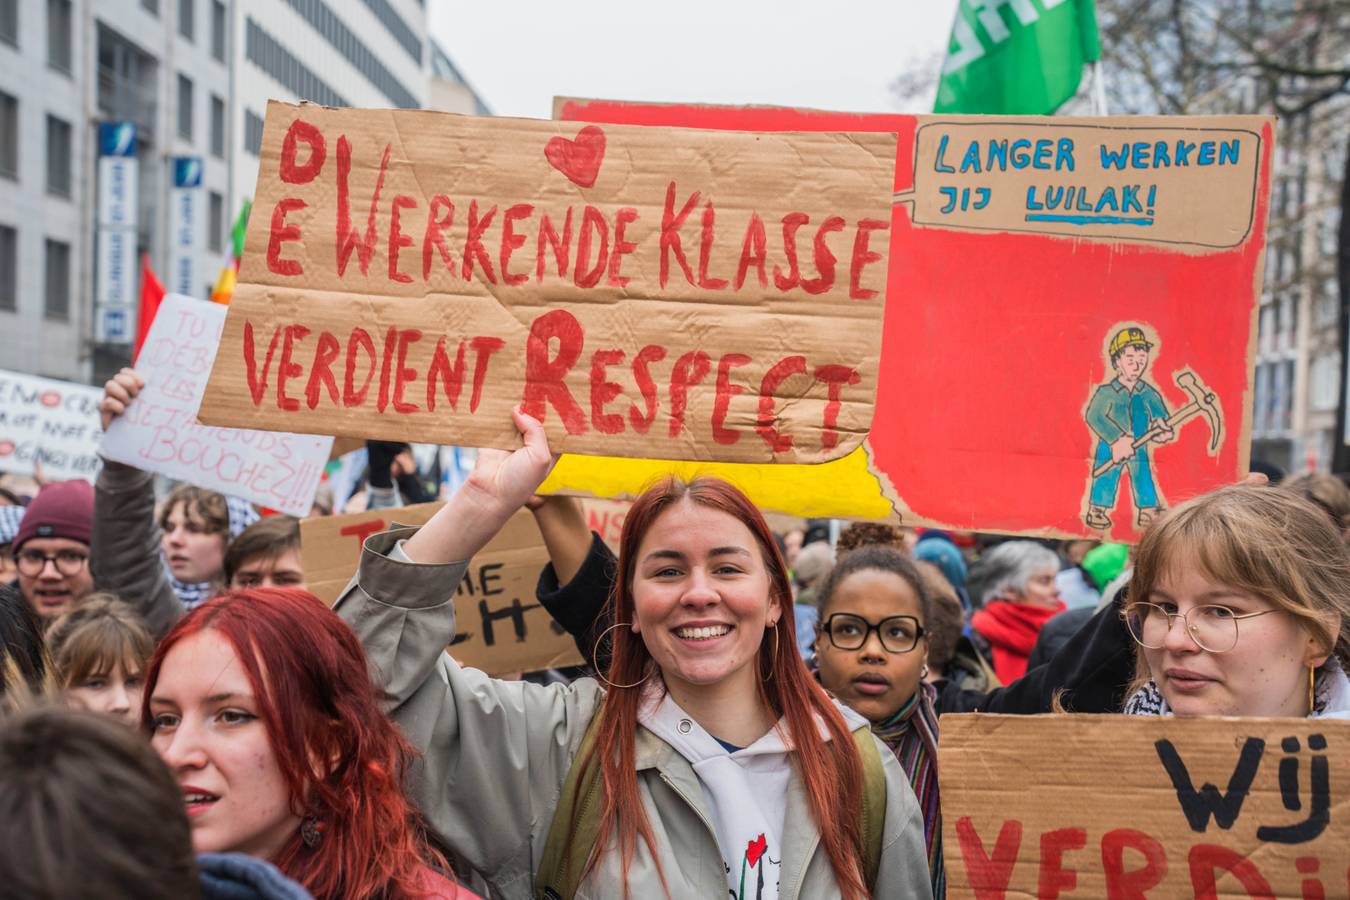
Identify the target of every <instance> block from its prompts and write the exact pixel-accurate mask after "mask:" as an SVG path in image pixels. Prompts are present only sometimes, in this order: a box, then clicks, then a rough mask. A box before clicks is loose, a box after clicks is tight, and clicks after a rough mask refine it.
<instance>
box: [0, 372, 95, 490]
mask: <svg viewBox="0 0 1350 900" xmlns="http://www.w3.org/2000/svg"><path fill="white" fill-rule="evenodd" d="M102 399H103V391H101V390H100V389H98V388H92V387H89V386H88V385H83V384H72V383H71V382H69V381H56V380H53V379H51V378H38V377H37V376H35V375H24V374H22V373H19V372H7V371H5V370H3V369H0V472H17V473H19V474H20V475H32V474H33V464H34V463H37V464H38V465H40V466H41V467H42V476H43V478H45V479H47V480H48V481H65V480H68V479H71V478H83V479H85V480H87V481H93V480H94V476H95V475H97V474H98V469H99V466H100V464H101V463H100V462H99V458H98V438H99V435H100V434H102V432H103V426H102V425H101V424H100V422H99V417H98V404H99V401H100V400H102Z"/></svg>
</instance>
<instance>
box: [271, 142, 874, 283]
mask: <svg viewBox="0 0 1350 900" xmlns="http://www.w3.org/2000/svg"><path fill="white" fill-rule="evenodd" d="M391 149H392V145H390V144H386V145H385V148H384V152H383V156H382V158H381V160H380V167H379V173H378V176H377V179H376V182H375V186H374V190H373V192H372V193H371V195H370V198H369V207H368V212H367V216H366V222H365V228H364V230H359V229H358V227H357V226H356V225H354V224H353V219H352V198H351V194H350V190H349V184H348V182H349V178H350V174H351V169H352V148H351V143H350V141H349V140H348V139H347V137H346V135H339V136H338V139H337V147H336V152H335V156H336V162H335V165H333V166H332V167H331V169H329V175H330V177H334V178H335V186H336V190H337V210H336V216H335V223H334V225H335V228H336V260H335V265H336V271H337V275H338V277H340V278H341V277H345V275H346V273H347V269H348V266H349V265H350V264H351V262H352V257H353V256H355V257H356V264H357V266H358V267H359V269H360V271H361V274H362V275H368V274H370V264H371V260H372V258H373V257H374V256H375V252H376V249H377V247H378V246H379V245H381V244H384V245H385V246H386V247H387V253H386V260H387V276H388V279H389V280H390V281H392V282H397V283H400V284H411V283H413V281H414V279H415V278H416V277H417V276H418V272H417V261H418V260H417V256H418V255H419V254H418V253H417V251H415V250H411V251H409V252H407V253H405V252H404V250H405V248H412V247H414V246H415V245H417V244H418V243H419V240H418V238H419V237H420V262H421V266H420V277H421V280H422V281H424V282H425V281H428V280H430V279H431V277H432V274H433V272H436V273H440V272H447V273H449V275H450V276H451V277H452V278H458V279H460V280H462V281H466V282H467V281H470V280H473V279H476V278H481V279H483V280H484V281H486V282H487V283H489V284H493V285H497V284H503V285H522V284H526V283H527V282H529V281H530V279H531V278H533V279H534V281H535V282H536V283H543V282H544V281H545V280H548V281H550V282H552V281H553V280H554V279H555V278H556V279H557V280H560V281H571V283H572V284H574V285H575V286H577V287H580V288H594V287H601V286H607V287H614V288H622V287H627V286H628V285H629V282H630V280H631V279H630V278H629V276H626V275H624V274H623V262H624V257H625V256H628V255H630V254H632V253H634V252H635V251H637V250H638V248H639V243H638V242H637V241H633V240H631V239H630V237H631V233H632V231H633V229H634V226H635V224H636V223H637V222H638V221H639V219H640V214H639V211H638V209H637V208H636V207H633V206H621V207H619V208H617V209H614V210H605V209H602V208H600V207H598V206H594V205H591V204H586V205H584V206H583V207H581V209H580V211H579V212H578V211H577V210H576V209H574V208H573V207H571V206H568V207H567V208H566V209H563V210H551V211H550V210H543V209H537V208H536V207H535V205H534V204H531V203H516V204H513V205H511V206H510V207H508V208H506V209H505V210H501V211H500V215H499V210H498V207H497V206H496V205H487V204H484V205H480V204H479V202H478V200H477V199H475V198H468V202H467V210H465V209H464V201H463V200H462V199H461V201H460V205H459V207H457V206H456V203H455V201H454V200H452V199H451V198H450V197H449V196H447V195H445V194H440V193H437V194H432V195H431V196H429V197H425V198H423V199H424V200H425V202H426V210H425V213H424V214H423V213H422V211H421V210H419V207H420V206H421V201H419V199H418V198H416V197H412V196H409V195H407V194H393V195H392V196H387V195H386V193H385V181H386V176H387V174H388V171H389V165H390V154H391ZM328 155H329V154H328V140H327V138H326V137H325V136H324V134H323V132H322V131H321V130H320V129H319V128H318V127H317V126H315V125H313V124H311V123H309V122H306V121H305V120H303V119H296V120H295V121H293V122H292V123H291V125H290V127H289V128H288V130H287V132H286V135H285V137H284V139H283V141H282V146H281V159H280V165H279V170H278V176H279V178H280V180H281V181H282V182H284V183H285V184H291V185H307V184H310V183H312V182H314V181H315V180H316V179H319V178H321V177H322V176H323V173H324V171H325V169H326V168H328V166H327V163H328ZM700 201H702V202H701V203H700ZM700 205H701V207H702V209H701V212H699V214H698V215H697V217H695V210H697V209H698V208H699V207H700ZM307 207H308V204H307V202H306V201H305V200H304V199H302V198H300V197H285V198H282V199H281V200H279V201H278V202H277V203H276V204H275V206H274V207H273V210H272V215H271V223H270V228H269V232H268V240H267V268H268V271H269V272H271V273H273V274H276V275H283V276H288V277H298V276H301V275H304V274H305V271H304V266H303V264H302V263H301V262H300V261H299V260H298V259H295V258H292V257H291V256H290V255H288V247H287V245H288V244H293V243H299V242H302V241H304V240H305V235H304V233H303V231H302V228H301V226H300V225H299V224H297V223H296V222H294V221H292V220H291V219H292V217H293V216H294V215H295V214H297V213H299V212H300V211H302V210H304V209H306V208H307ZM381 209H384V210H385V211H386V215H380V212H381ZM457 213H458V214H459V215H461V216H463V221H465V222H466V223H467V228H466V229H465V231H464V236H463V239H462V240H457V241H456V242H455V244H454V245H452V243H451V241H450V239H449V232H450V231H451V229H452V228H453V227H454V225H455V217H456V215H457ZM414 216H417V217H418V222H417V223H416V224H412V223H411V222H410V221H409V220H410V219H412V218H413V217H414ZM423 216H424V218H423ZM724 218H725V217H724ZM536 220H537V221H536ZM385 223H387V227H386V234H385V240H384V241H381V240H380V237H381V235H380V226H381V225H382V224H385ZM695 223H696V225H695ZM777 224H778V226H779V228H778V230H779V231H780V234H781V240H777V239H775V241H774V242H773V243H774V248H773V252H772V256H771V253H770V239H769V230H770V229H769V228H768V227H767V226H766V224H765V222H764V219H763V217H761V216H760V214H759V213H758V212H756V211H754V210H751V211H750V212H749V213H748V216H747V217H746V219H745V222H744V227H743V228H734V229H733V231H734V234H733V238H732V239H733V240H735V241H736V244H735V245H732V246H730V248H729V249H730V251H731V252H730V253H726V251H725V250H721V251H719V234H718V229H717V207H716V203H715V201H714V200H713V199H712V198H710V197H704V196H702V195H701V193H700V192H699V191H697V190H693V191H690V192H688V193H687V194H685V193H683V192H682V191H681V190H680V188H679V187H678V186H677V184H676V182H675V181H674V180H673V179H672V180H671V181H670V182H669V184H668V186H667V188H666V192H665V199H664V207H663V210H662V214H661V223H660V232H659V242H658V251H659V253H660V276H659V286H660V288H661V289H665V288H666V286H667V284H668V283H669V282H670V280H671V277H672V274H677V277H682V278H683V279H684V281H685V282H686V283H687V284H689V285H692V286H694V287H696V288H699V289H701V290H706V291H725V290H732V291H740V290H742V289H743V288H744V286H745V285H746V283H747V281H748V280H749V279H750V278H752V277H753V278H754V279H755V282H757V283H758V285H759V287H760V288H761V289H768V288H769V286H770V284H772V286H773V289H775V290H777V291H779V292H781V293H787V292H789V291H793V290H796V289H800V290H802V291H804V292H806V293H807V294H813V295H817V294H824V293H826V292H828V291H830V290H831V289H833V288H834V287H835V284H836V281H839V284H840V286H841V287H842V286H843V282H842V274H841V273H840V272H839V271H838V269H839V265H838V264H839V257H838V256H837V255H836V253H837V251H838V250H847V252H848V258H849V263H848V282H847V284H848V296H849V298H850V299H853V300H870V299H873V298H875V297H877V296H878V293H879V289H878V286H876V285H874V286H871V287H869V286H866V285H865V284H864V280H865V279H868V278H869V276H870V278H871V279H872V280H874V281H876V282H878V283H879V282H880V281H881V280H882V279H884V277H885V273H884V271H882V270H881V267H879V266H878V267H876V272H875V273H874V272H869V271H867V270H868V267H869V266H870V265H871V264H873V263H877V262H878V261H880V260H881V258H882V255H881V254H880V253H878V252H876V251H875V250H873V249H872V248H871V241H872V239H873V235H874V233H875V232H879V231H885V230H886V229H887V228H888V227H889V225H890V223H889V222H888V221H885V220H881V219H870V218H859V219H857V220H855V221H853V222H849V221H848V220H846V219H845V218H844V217H843V216H837V215H832V216H827V217H825V218H824V219H823V220H822V221H820V222H817V223H814V225H813V223H812V222H811V217H810V216H809V215H808V214H807V213H804V212H788V213H787V214H785V215H783V216H782V217H781V219H780V220H779V222H778V223H777ZM695 227H697V232H698V236H697V251H696V252H695V251H694V249H693V246H692V245H693V243H694V242H693V241H692V240H691V241H690V242H689V246H688V247H687V246H686V237H687V236H688V235H687V234H686V233H685V229H686V228H689V229H690V230H691V231H692V230H693V229H694V228H695ZM813 227H814V233H812V228H813ZM799 232H800V233H801V234H800V235H799ZM532 236H533V244H534V246H533V248H532V250H533V253H532V254H531V249H527V248H525V245H526V243H527V241H529V240H530V238H531V237H532ZM832 236H834V237H833V238H832ZM883 239H884V236H883ZM720 240H722V241H723V242H725V240H726V238H725V232H724V233H723V235H722V236H721V237H720ZM799 240H800V241H803V242H806V241H809V245H807V247H800V248H799V245H798V242H799ZM832 240H833V242H834V243H835V244H836V246H831V242H832ZM737 247H738V248H739V250H738V251H737ZM808 248H809V253H810V258H811V262H810V266H811V268H812V269H814V271H808V270H807V267H806V263H805V261H804V260H803V258H802V257H803V256H804V255H805V252H806V251H807V250H808ZM799 251H801V252H799ZM723 253H726V255H727V258H730V257H731V256H735V258H736V260H737V263H736V265H735V267H734V270H733V269H732V268H730V267H727V268H726V270H725V271H722V272H716V271H713V270H714V269H715V268H716V263H715V262H714V256H717V257H719V258H720V257H722V256H723ZM531 255H532V257H533V258H532V259H531V258H530V256H531ZM410 256H411V257H413V258H412V259H411V260H410V259H408V257H410ZM522 262H523V263H524V265H522ZM569 269H570V271H571V274H570V276H569V274H568V272H569ZM676 270H678V272H677V273H676Z"/></svg>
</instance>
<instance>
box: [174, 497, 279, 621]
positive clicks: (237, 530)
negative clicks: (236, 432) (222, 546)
mask: <svg viewBox="0 0 1350 900" xmlns="http://www.w3.org/2000/svg"><path fill="white" fill-rule="evenodd" d="M225 511H226V513H227V514H228V515H229V522H230V525H229V528H230V532H229V533H230V541H233V540H234V539H235V538H237V537H239V535H240V534H241V533H242V532H243V531H244V529H245V528H247V527H248V526H250V525H252V524H253V523H254V522H256V521H258V519H259V518H260V516H259V515H258V511H257V510H256V509H255V508H254V507H253V504H252V503H249V502H248V501H247V500H245V499H243V498H242V497H231V496H230V495H228V494H227V495H225ZM226 544H227V545H228V544H229V541H226ZM160 560H161V561H162V562H163V564H164V574H165V575H167V576H168V577H169V586H170V587H172V588H173V592H174V594H175V595H176V596H177V597H178V600H179V602H180V603H182V604H183V608H184V609H187V610H193V609H196V608H197V607H199V606H201V605H202V604H203V603H205V602H206V601H207V600H210V599H211V598H212V597H214V596H215V595H216V592H217V591H218V590H219V589H220V585H219V584H217V583H216V582H214V581H201V582H197V583H195V584H189V583H187V582H184V581H179V580H178V579H177V578H174V577H173V572H171V571H169V561H168V559H165V558H164V551H163V550H162V549H161V550H160Z"/></svg>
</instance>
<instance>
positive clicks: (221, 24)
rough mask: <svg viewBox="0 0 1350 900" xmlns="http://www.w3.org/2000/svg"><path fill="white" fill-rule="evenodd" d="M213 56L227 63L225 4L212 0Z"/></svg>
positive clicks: (218, 0)
mask: <svg viewBox="0 0 1350 900" xmlns="http://www.w3.org/2000/svg"><path fill="white" fill-rule="evenodd" d="M211 55H212V56H214V57H215V58H216V59H217V60H219V61H220V62H224V61H225V4H224V3H221V2H220V0H211Z"/></svg>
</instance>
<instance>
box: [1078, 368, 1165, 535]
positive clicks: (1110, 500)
mask: <svg viewBox="0 0 1350 900" xmlns="http://www.w3.org/2000/svg"><path fill="white" fill-rule="evenodd" d="M1167 415H1168V413H1167V406H1166V404H1165V403H1164V402H1163V398H1162V394H1160V393H1158V389H1157V388H1155V387H1154V386H1153V385H1151V384H1149V383H1147V382H1145V381H1136V382H1135V383H1134V388H1133V390H1131V389H1129V388H1127V387H1125V386H1124V385H1123V384H1121V383H1120V379H1119V378H1114V379H1112V380H1111V382H1110V383H1109V384H1104V385H1102V386H1101V387H1099V388H1097V391H1096V393H1094V394H1093V395H1092V400H1091V402H1090V403H1089V404H1088V409H1087V423H1088V427H1090V428H1091V429H1092V430H1093V432H1094V433H1096V435H1097V437H1098V438H1099V440H1098V442H1097V452H1096V454H1095V455H1094V456H1093V461H1092V468H1093V471H1096V470H1097V469H1098V468H1100V467H1101V466H1102V465H1103V464H1105V463H1109V462H1110V461H1111V444H1113V443H1115V442H1116V441H1117V440H1119V439H1120V438H1122V437H1124V436H1125V435H1127V434H1128V435H1130V436H1131V437H1133V438H1134V439H1135V440H1138V439H1139V438H1141V437H1143V436H1144V435H1145V434H1148V431H1149V429H1150V427H1152V423H1153V421H1154V420H1157V419H1161V420H1164V421H1165V420H1166V419H1167ZM1148 448H1149V445H1148V443H1147V442H1146V443H1143V444H1140V445H1139V446H1138V447H1137V448H1135V451H1134V455H1133V456H1131V457H1129V458H1128V459H1126V460H1125V462H1124V463H1123V464H1122V465H1119V466H1112V467H1111V468H1110V469H1109V470H1108V471H1106V472H1103V473H1102V474H1101V475H1098V476H1097V477H1096V478H1094V479H1092V493H1091V495H1090V496H1089V498H1088V502H1089V503H1090V504H1091V505H1092V506H1096V507H1101V508H1102V509H1103V510H1109V509H1110V508H1111V507H1113V506H1115V504H1116V492H1117V491H1118V490H1119V488H1120V470H1121V469H1122V468H1127V469H1129V470H1130V490H1131V493H1132V494H1133V495H1134V506H1135V509H1139V510H1144V509H1153V508H1156V507H1157V506H1158V491H1157V488H1156V487H1155V486H1154V484H1153V470H1152V467H1151V465H1150V460H1149V453H1148Z"/></svg>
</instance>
